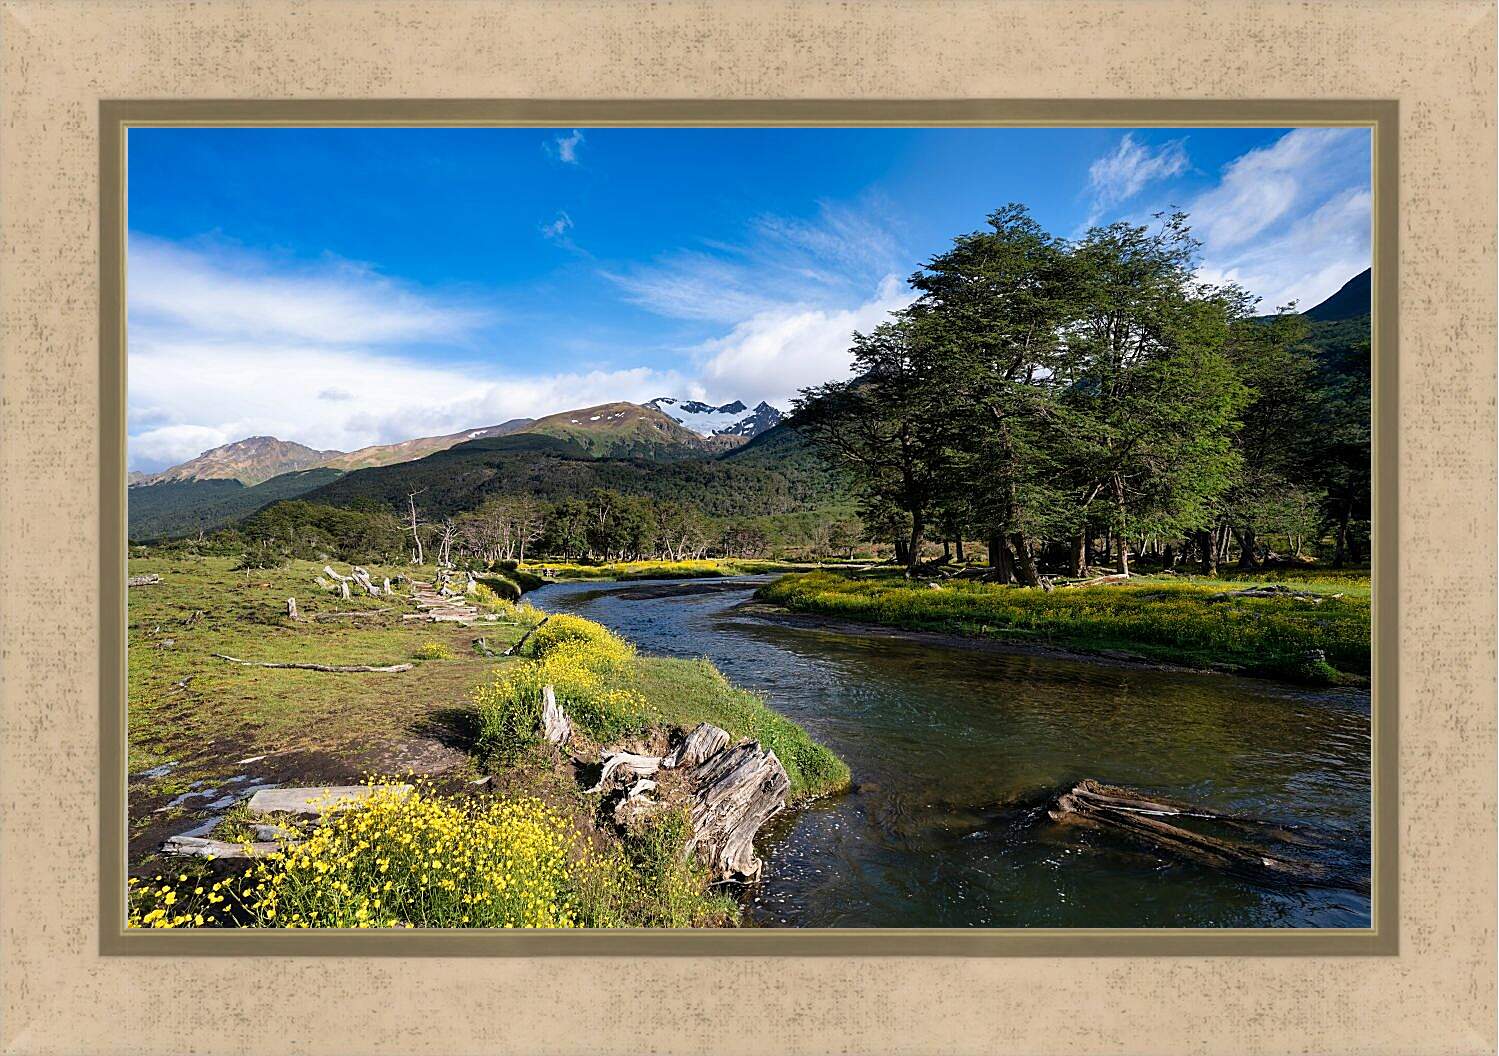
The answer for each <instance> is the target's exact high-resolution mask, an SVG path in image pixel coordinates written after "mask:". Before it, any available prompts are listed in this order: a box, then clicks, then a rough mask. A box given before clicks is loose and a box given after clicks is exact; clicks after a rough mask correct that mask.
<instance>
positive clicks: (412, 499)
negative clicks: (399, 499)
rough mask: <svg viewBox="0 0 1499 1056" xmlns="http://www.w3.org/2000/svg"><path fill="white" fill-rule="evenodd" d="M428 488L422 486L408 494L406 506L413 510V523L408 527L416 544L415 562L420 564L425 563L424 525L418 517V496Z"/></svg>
mask: <svg viewBox="0 0 1499 1056" xmlns="http://www.w3.org/2000/svg"><path fill="white" fill-rule="evenodd" d="M426 490H427V489H426V488H422V489H421V491H413V492H409V493H408V494H407V495H406V507H407V509H408V510H410V512H411V523H410V524H409V525H408V526H407V529H408V530H409V531H410V532H411V541H412V542H413V543H415V544H416V561H415V562H414V563H415V564H418V565H420V564H422V563H423V561H422V532H421V529H422V525H421V522H419V521H418V520H417V518H416V497H417V496H418V495H420V494H421V493H422V492H423V491H426Z"/></svg>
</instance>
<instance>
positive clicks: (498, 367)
mask: <svg viewBox="0 0 1499 1056" xmlns="http://www.w3.org/2000/svg"><path fill="white" fill-rule="evenodd" d="M128 301H129V311H130V324H131V325H130V333H129V342H130V363H129V369H130V381H129V428H130V445H129V447H130V451H129V453H130V464H131V468H133V469H159V468H162V467H163V466H166V465H170V464H172V463H174V462H180V461H183V460H185V459H187V458H191V457H193V456H194V455H197V454H199V453H200V452H202V451H204V450H206V449H208V448H210V447H215V446H218V445H219V444H223V443H228V442H230V441H233V440H239V439H243V438H244V437H246V436H253V435H261V434H267V435H273V436H279V437H281V438H283V439H288V440H296V441H298V442H299V443H304V444H308V445H310V446H312V447H317V448H340V449H343V450H349V449H352V448H355V447H362V446H365V445H367V444H374V443H387V442H390V441H394V440H402V439H407V438H409V437H411V436H418V435H431V434H435V433H448V432H455V431H457V430H459V429H463V428H467V427H469V426H474V425H489V424H493V423H495V422H498V421H504V420H506V419H508V418H517V417H536V416H539V415H543V414H549V413H552V412H555V411H558V410H563V409H565V408H566V407H569V406H578V404H579V402H580V401H582V402H589V401H593V402H603V401H604V400H608V399H642V400H645V399H650V398H651V397H652V396H656V395H660V394H661V392H664V391H670V390H671V389H673V388H681V387H682V386H684V385H685V384H687V379H685V378H683V377H682V376H681V375H680V374H678V373H676V372H671V371H652V370H648V369H638V370H630V369H626V370H618V371H607V370H600V371H591V372H570V373H555V374H537V373H535V372H534V368H528V367H527V366H523V364H525V363H526V362H527V359H528V357H526V356H522V355H515V356H511V355H509V354H508V353H507V352H506V350H505V349H503V348H500V349H497V350H491V351H490V353H489V356H488V358H487V359H486V360H485V361H479V362H475V361H472V360H464V361H461V362H456V363H455V362H443V360H442V359H441V358H440V357H434V356H433V355H432V354H431V353H432V349H433V346H434V345H439V346H440V345H441V344H443V343H444V342H448V343H452V344H454V345H456V346H459V347H462V348H465V349H466V348H467V347H468V345H469V343H471V342H473V341H474V340H476V337H477V329H476V328H478V327H479V326H480V325H481V324H483V323H487V322H491V321H493V320H494V319H495V318H497V317H498V315H499V313H497V312H495V311H494V310H493V309H492V308H489V307H486V306H478V305H474V304H469V303H461V304H460V303H455V302H450V301H448V300H445V299H443V298H440V297H437V296H433V295H430V294H426V293H423V292H420V291H417V290H415V289H413V288H411V287H409V286H406V285H403V284H400V283H396V282H394V281H392V280H390V279H388V278H386V277H384V276H382V275H380V274H378V273H377V272H375V271H374V270H372V269H370V268H367V267H362V266H356V265H351V264H348V263H347V262H343V261H333V260H330V261H328V262H326V263H324V264H321V265H317V266H308V265H305V264H288V263H285V262H281V261H278V260H277V259H275V258H274V257H271V256H267V255H259V254H253V253H249V252H247V251H244V250H242V249H237V248H215V249H214V250H212V251H208V250H204V249H201V248H189V247H184V246H180V245H176V244H173V243H168V242H163V241H161V240H158V239H151V238H145V237H141V236H139V235H132V237H131V239H130V247H129V288H128ZM529 351H530V350H529V349H528V350H527V352H529Z"/></svg>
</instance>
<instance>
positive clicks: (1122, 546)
mask: <svg viewBox="0 0 1499 1056" xmlns="http://www.w3.org/2000/svg"><path fill="white" fill-rule="evenodd" d="M1119 574H1120V575H1121V576H1127V575H1129V538H1128V537H1127V536H1126V535H1125V534H1124V533H1123V532H1120V533H1119Z"/></svg>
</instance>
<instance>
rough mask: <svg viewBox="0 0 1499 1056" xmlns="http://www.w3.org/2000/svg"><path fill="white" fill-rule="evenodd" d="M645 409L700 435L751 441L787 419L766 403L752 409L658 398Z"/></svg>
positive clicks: (735, 404)
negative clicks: (738, 437) (739, 438)
mask: <svg viewBox="0 0 1499 1056" xmlns="http://www.w3.org/2000/svg"><path fill="white" fill-rule="evenodd" d="M646 406H647V407H651V408H654V409H655V410H658V411H660V412H661V413H662V414H664V415H666V416H667V417H668V418H670V419H672V421H674V422H676V423H677V424H678V425H681V426H683V427H685V428H687V429H691V430H692V431H693V432H694V433H697V434H698V435H699V436H742V437H745V438H746V439H749V438H752V437H756V436H759V435H760V434H761V433H763V432H765V430H767V429H769V428H770V427H771V426H773V425H775V424H776V423H777V422H779V421H780V420H781V419H782V418H783V417H785V416H784V415H783V414H782V413H781V412H780V411H778V410H776V409H775V408H774V407H772V406H771V405H770V404H768V403H765V402H764V401H761V403H760V405H759V406H758V407H756V408H755V409H754V410H750V409H749V408H747V407H745V405H744V404H743V403H742V402H740V401H739V400H735V401H734V402H732V403H725V404H722V405H720V406H717V407H715V406H713V405H712V404H710V403H703V402H702V401H701V400H679V399H677V398H676V397H674V396H657V397H656V398H655V399H654V400H651V401H650V402H649V403H647V404H646Z"/></svg>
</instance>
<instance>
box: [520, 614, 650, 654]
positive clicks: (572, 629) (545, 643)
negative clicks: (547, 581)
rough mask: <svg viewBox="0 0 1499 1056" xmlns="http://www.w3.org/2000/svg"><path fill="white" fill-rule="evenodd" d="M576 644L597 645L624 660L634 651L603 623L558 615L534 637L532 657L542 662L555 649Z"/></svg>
mask: <svg viewBox="0 0 1499 1056" xmlns="http://www.w3.org/2000/svg"><path fill="white" fill-rule="evenodd" d="M572 642H580V643H584V644H588V645H597V646H599V647H601V649H602V650H603V651H606V652H617V653H618V654H619V655H620V656H621V657H625V656H628V655H629V654H630V653H631V652H633V650H631V648H630V646H629V644H628V643H627V642H626V641H625V640H624V639H623V638H621V637H619V635H617V634H615V633H614V632H613V631H611V630H609V628H607V627H605V626H604V625H603V624H599V623H594V622H593V621H592V620H585V619H584V618H583V617H581V616H569V615H568V614H566V613H558V614H556V615H554V616H552V617H551V618H550V619H548V620H547V621H546V624H545V625H544V626H541V627H538V628H537V629H536V633H535V634H533V635H531V642H530V647H531V655H532V656H534V657H536V658H538V659H540V658H541V657H544V656H546V654H547V653H549V652H551V651H552V650H553V649H556V648H558V647H559V646H561V645H564V644H567V643H572Z"/></svg>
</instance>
